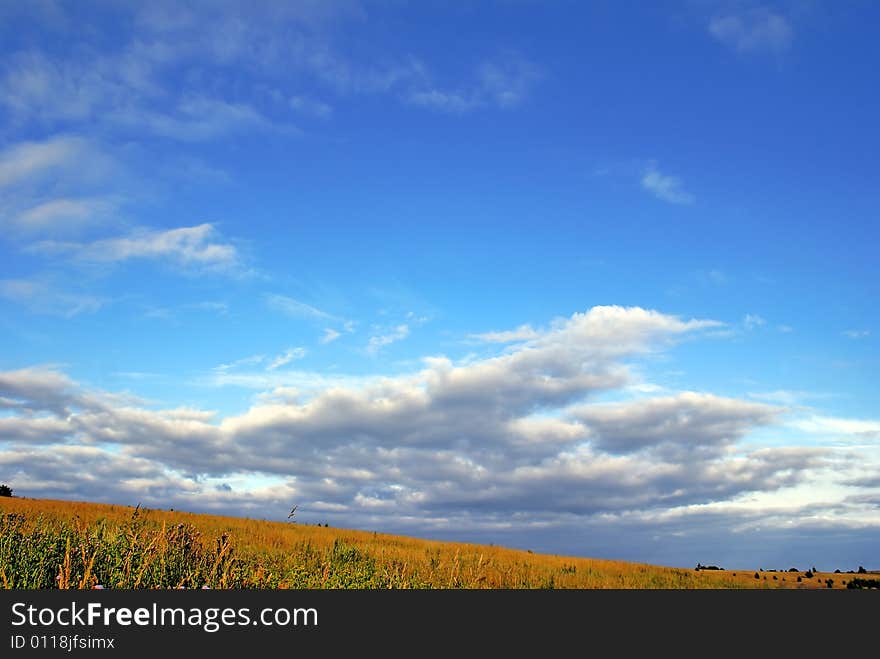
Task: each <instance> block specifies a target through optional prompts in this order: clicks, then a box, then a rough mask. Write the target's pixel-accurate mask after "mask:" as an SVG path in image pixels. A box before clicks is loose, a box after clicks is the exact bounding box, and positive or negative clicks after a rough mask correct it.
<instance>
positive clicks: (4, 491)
mask: <svg viewBox="0 0 880 659" xmlns="http://www.w3.org/2000/svg"><path fill="white" fill-rule="evenodd" d="M11 496H12V488H11V487H9V486H8V485H7V484H6V483H3V484H0V497H11Z"/></svg>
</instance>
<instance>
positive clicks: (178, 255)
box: [30, 224, 240, 272]
mask: <svg viewBox="0 0 880 659" xmlns="http://www.w3.org/2000/svg"><path fill="white" fill-rule="evenodd" d="M30 249H31V251H35V252H40V253H44V254H62V255H69V256H70V257H71V258H72V259H74V260H75V261H80V262H84V263H118V262H121V261H127V260H130V259H153V260H157V259H161V260H168V261H171V262H173V263H176V264H178V265H181V266H184V267H188V268H195V269H196V270H198V271H202V272H207V271H214V272H222V271H226V272H229V271H233V270H236V269H238V268H239V266H240V262H239V257H238V251H237V250H236V248H235V247H234V246H233V245H231V244H229V243H226V242H223V241H221V240H220V239H219V238H218V236H217V232H216V230H215V228H214V226H213V225H211V224H200V225H198V226H193V227H181V228H178V229H168V230H165V231H161V230H155V229H140V230H138V231H135V232H133V233H132V234H130V235H128V236H123V237H118V238H105V239H102V240H96V241H94V242H91V243H75V242H59V241H54V240H49V241H42V242H39V243H36V244H35V245H33V246H32V247H31V248H30Z"/></svg>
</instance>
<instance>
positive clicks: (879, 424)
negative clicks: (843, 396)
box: [791, 414, 880, 442]
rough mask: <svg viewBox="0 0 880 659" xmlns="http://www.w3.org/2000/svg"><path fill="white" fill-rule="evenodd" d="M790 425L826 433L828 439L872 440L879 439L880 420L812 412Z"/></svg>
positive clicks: (813, 431)
mask: <svg viewBox="0 0 880 659" xmlns="http://www.w3.org/2000/svg"><path fill="white" fill-rule="evenodd" d="M791 425H792V426H793V427H795V428H798V429H800V430H805V431H807V432H811V433H816V434H821V435H826V436H827V437H828V438H829V439H835V440H838V439H845V440H849V441H874V442H876V441H877V440H880V421H878V420H874V419H848V418H845V417H832V416H822V415H817V414H814V415H811V416H809V417H806V418H803V419H798V420H795V421H793V422H791Z"/></svg>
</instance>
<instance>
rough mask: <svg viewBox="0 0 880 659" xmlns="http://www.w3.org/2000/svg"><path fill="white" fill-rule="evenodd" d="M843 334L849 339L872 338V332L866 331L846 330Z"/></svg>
mask: <svg viewBox="0 0 880 659" xmlns="http://www.w3.org/2000/svg"><path fill="white" fill-rule="evenodd" d="M842 334H843V335H844V336H845V337H847V338H849V339H864V338H867V337H869V336H871V330H866V329H849V330H844V331H843V332H842Z"/></svg>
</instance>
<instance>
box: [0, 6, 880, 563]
mask: <svg viewBox="0 0 880 659" xmlns="http://www.w3.org/2000/svg"><path fill="white" fill-rule="evenodd" d="M448 4H449V3H412V4H407V3H396V2H366V3H356V2H301V3H274V2H258V3H238V2H229V3H207V2H204V3H203V2H190V3H179V2H175V3H162V2H157V3H150V4H149V5H148V6H141V4H140V3H108V2H93V3H66V2H51V1H49V0H46V1H45V2H34V3H27V4H25V5H11V4H7V5H4V6H3V7H2V8H0V44H2V45H0V51H2V57H0V117H2V120H0V226H2V237H0V264H2V266H0V305H2V306H0V308H2V314H0V340H2V345H3V349H2V350H0V480H3V481H6V482H9V483H10V484H11V485H12V486H13V487H14V488H15V489H16V491H17V492H18V493H20V494H21V495H23V496H46V497H57V498H64V499H89V500H101V501H112V502H116V503H132V504H133V503H137V502H142V503H143V504H144V505H148V506H154V507H171V506H174V507H176V508H187V509H192V510H202V511H219V512H224V513H228V514H242V515H251V516H255V515H256V516H263V517H267V518H270V519H284V518H285V517H286V514H287V511H288V510H289V508H290V505H291V504H292V503H298V505H299V511H300V515H301V516H302V520H303V522H322V523H323V522H330V523H332V524H335V525H339V526H350V527H357V528H369V529H376V530H385V531H393V532H402V533H409V534H415V535H422V536H426V537H438V538H448V539H467V540H475V541H480V542H494V543H496V544H510V545H515V546H520V547H528V548H531V549H533V550H536V551H549V552H554V553H569V554H579V555H587V556H605V557H612V558H621V559H633V560H641V561H653V562H659V563H665V564H670V565H690V564H693V563H696V562H697V561H701V562H703V563H716V564H727V565H731V566H735V567H755V566H756V565H759V564H760V565H764V564H766V565H767V566H768V567H784V566H788V564H789V563H792V562H795V561H801V562H812V564H816V565H817V566H818V565H819V564H820V563H821V564H822V565H824V566H826V567H828V568H834V567H841V568H851V567H854V566H855V565H857V564H859V563H868V562H870V560H872V559H873V558H874V555H873V554H872V553H871V548H872V547H876V545H877V542H878V541H880V514H878V504H880V480H878V477H877V473H878V469H880V416H878V413H877V405H876V402H877V397H876V386H875V383H874V378H873V377H872V376H873V374H874V373H875V372H876V370H877V367H878V351H877V343H876V342H877V331H878V311H877V307H876V304H872V302H874V301H875V300H877V298H878V282H880V277H878V276H877V258H876V244H877V238H878V229H877V219H876V213H877V205H878V192H877V185H876V173H877V172H876V170H877V167H876V157H875V154H876V153H877V152H878V148H880V131H877V130H876V117H877V116H878V110H880V108H878V105H880V95H878V92H877V90H876V86H875V85H872V84H871V81H872V80H873V79H874V77H875V68H876V66H875V65H876V62H877V61H878V55H880V52H878V50H880V46H878V45H877V42H876V39H875V34H874V31H873V30H872V26H873V25H876V24H877V22H878V20H880V15H878V10H877V8H875V7H872V6H871V4H870V3H858V2H853V3H832V2H827V3H826V2H777V3H772V2H764V3H761V2H748V1H731V2H723V1H720V0H719V1H713V0H705V1H701V2H698V1H693V2H688V1H682V2H664V3H606V2H596V3H575V2H556V3H535V2H526V1H522V2H501V1H498V2H481V3H467V5H465V4H464V3H462V5H461V6H458V7H449V6H448ZM777 563H778V565H777ZM875 567H876V566H875Z"/></svg>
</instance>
